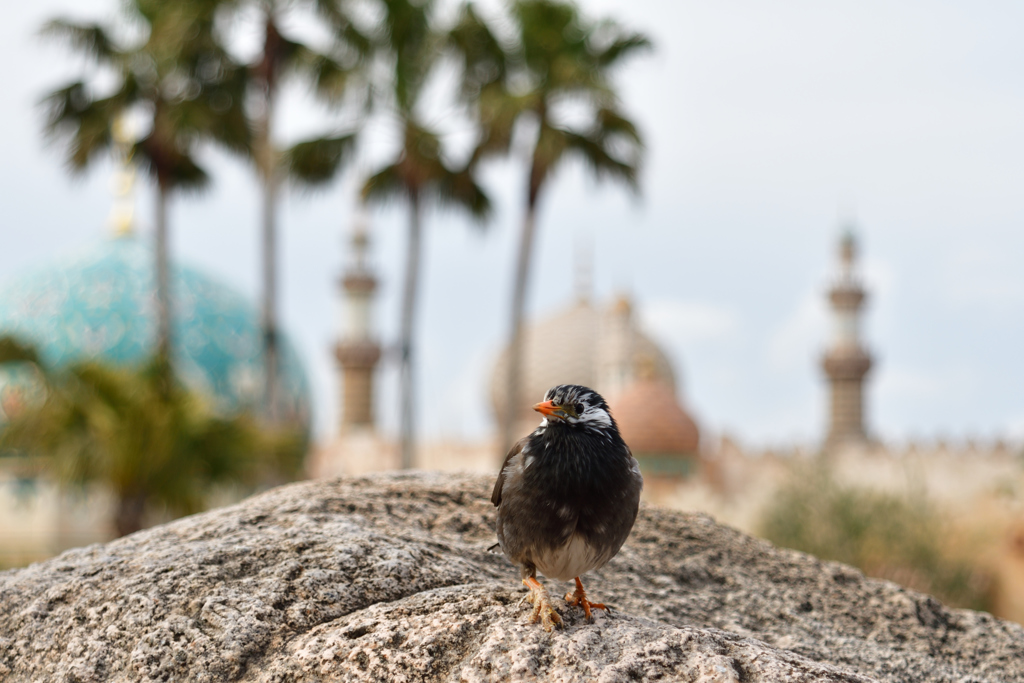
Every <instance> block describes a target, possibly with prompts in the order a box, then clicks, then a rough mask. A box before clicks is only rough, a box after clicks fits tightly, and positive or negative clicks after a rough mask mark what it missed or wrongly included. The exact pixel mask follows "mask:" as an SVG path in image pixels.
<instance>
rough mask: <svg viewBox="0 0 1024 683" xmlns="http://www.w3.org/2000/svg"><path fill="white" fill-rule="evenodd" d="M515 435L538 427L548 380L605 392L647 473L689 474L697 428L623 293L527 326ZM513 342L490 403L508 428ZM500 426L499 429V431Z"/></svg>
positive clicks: (501, 360) (580, 302)
mask: <svg viewBox="0 0 1024 683" xmlns="http://www.w3.org/2000/svg"><path fill="white" fill-rule="evenodd" d="M524 343H525V347H524V356H523V382H522V389H521V390H522V397H523V400H522V406H521V408H520V409H518V410H517V414H516V422H517V424H516V427H515V429H514V433H515V434H516V436H517V438H518V437H519V436H522V435H525V434H528V433H530V432H531V431H533V430H534V429H535V428H536V427H537V424H538V422H539V417H538V415H537V413H536V412H534V411H533V409H532V406H533V404H534V403H536V402H537V401H540V400H541V397H542V396H544V392H546V391H547V390H548V389H550V388H551V387H553V386H555V385H558V384H582V385H584V386H588V387H591V388H592V389H595V390H596V391H597V392H598V393H600V394H601V395H602V396H604V397H605V399H606V400H607V401H608V404H609V406H610V407H611V409H612V415H613V416H614V417H615V419H616V422H618V424H619V428H620V431H621V432H622V435H623V437H624V438H625V440H626V443H627V444H628V445H629V446H630V448H631V449H632V450H633V454H634V455H635V456H636V457H637V459H638V460H639V461H640V463H641V468H642V469H643V470H644V474H645V475H655V476H658V475H672V476H685V475H688V474H690V473H692V472H693V471H694V469H695V465H696V458H697V451H698V445H699V432H698V430H697V425H696V423H695V422H694V420H693V419H692V418H691V417H690V416H689V414H687V412H686V411H685V410H684V409H683V408H682V407H681V406H680V405H679V402H678V400H677V399H676V373H675V371H674V370H673V368H672V363H671V362H670V361H669V359H668V357H667V356H666V355H665V353H664V351H662V349H661V348H660V347H659V346H658V345H657V344H656V343H655V342H654V341H653V340H652V339H651V338H650V337H648V336H647V335H646V334H645V333H644V332H643V331H642V330H641V329H640V328H639V326H638V325H637V324H636V321H635V319H634V316H633V306H632V303H631V302H630V300H629V299H628V298H627V297H625V296H620V297H618V298H616V299H615V300H614V301H613V302H612V303H611V304H610V305H608V306H607V307H605V308H597V307H595V306H594V305H593V304H591V302H590V300H589V298H587V297H579V298H578V299H577V301H576V303H575V304H574V305H572V306H570V307H569V308H566V309H563V310H561V311H559V312H557V313H555V314H554V315H551V316H549V317H547V318H543V319H541V320H539V321H537V322H536V323H533V324H529V325H527V327H526V329H525V331H524ZM507 376H508V349H505V350H504V351H502V353H501V355H500V356H499V357H498V360H497V362H496V363H495V365H494V369H493V372H492V374H491V404H492V407H493V409H494V415H495V417H496V418H497V420H498V422H499V425H500V426H501V427H502V429H503V425H501V424H500V423H502V421H503V420H504V419H505V415H506V414H507V413H506V410H505V405H506V400H507V396H506V393H505V387H506V386H507V383H508V380H507ZM499 433H500V432H499Z"/></svg>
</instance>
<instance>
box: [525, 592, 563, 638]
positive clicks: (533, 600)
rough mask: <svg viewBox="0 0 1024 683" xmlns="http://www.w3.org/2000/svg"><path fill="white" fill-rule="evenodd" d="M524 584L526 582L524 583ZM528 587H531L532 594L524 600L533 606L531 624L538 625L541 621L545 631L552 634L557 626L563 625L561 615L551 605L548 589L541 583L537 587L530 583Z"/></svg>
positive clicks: (527, 595)
mask: <svg viewBox="0 0 1024 683" xmlns="http://www.w3.org/2000/svg"><path fill="white" fill-rule="evenodd" d="M523 583H526V582H525V581H524V582H523ZM526 585H527V586H529V587H530V592H529V593H527V594H526V597H525V598H524V599H525V600H527V601H528V602H529V603H530V604H532V605H533V611H532V612H531V613H530V619H529V623H531V624H536V623H537V622H538V621H539V622H540V623H541V626H543V627H544V630H545V631H547V632H548V633H551V631H552V630H553V629H554V628H555V627H556V626H561V625H562V617H561V615H559V614H558V612H556V611H555V608H554V607H553V606H552V605H551V598H550V597H549V596H548V592H547V589H545V588H544V587H543V586H541V585H540V584H539V583H538V584H537V586H532V585H530V584H528V583H527V584H526Z"/></svg>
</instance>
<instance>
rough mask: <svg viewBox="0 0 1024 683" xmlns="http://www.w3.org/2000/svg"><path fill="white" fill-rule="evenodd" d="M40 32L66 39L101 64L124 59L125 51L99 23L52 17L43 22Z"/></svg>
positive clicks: (76, 48) (43, 34) (78, 50)
mask: <svg viewBox="0 0 1024 683" xmlns="http://www.w3.org/2000/svg"><path fill="white" fill-rule="evenodd" d="M39 34H40V35H41V36H43V37H45V38H53V39H57V40H61V41H64V42H66V43H68V45H70V46H71V48H72V49H73V50H76V51H77V52H80V53H82V54H83V55H85V56H87V57H89V58H91V59H92V60H94V61H95V62H97V63H99V64H111V63H115V62H119V61H120V60H122V59H123V57H124V53H123V52H122V51H121V49H120V48H119V47H118V46H117V44H116V43H115V42H114V41H113V40H112V39H111V38H110V36H109V35H108V34H107V29H105V28H104V27H103V26H101V25H99V24H78V23H75V22H74V21H71V20H69V19H51V20H50V21H48V22H46V23H45V24H43V27H42V28H41V29H40V31H39Z"/></svg>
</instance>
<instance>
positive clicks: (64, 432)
mask: <svg viewBox="0 0 1024 683" xmlns="http://www.w3.org/2000/svg"><path fill="white" fill-rule="evenodd" d="M5 351H6V353H5ZM4 360H7V361H12V360H14V361H20V362H23V363H34V364H35V366H36V367H37V368H38V370H39V371H38V372H37V373H36V376H37V377H39V378H40V379H41V381H42V382H43V384H44V391H43V392H41V393H42V398H41V399H40V400H34V401H33V400H27V401H23V402H21V406H20V409H19V410H17V411H15V414H14V415H13V416H12V417H11V419H10V421H9V422H7V423H6V424H5V425H4V428H3V430H0V452H4V451H6V452H7V453H11V452H15V453H23V454H25V455H26V457H28V458H29V459H30V460H31V461H33V462H35V463H36V469H38V470H41V471H45V472H49V473H51V474H52V475H53V476H54V478H55V479H57V480H58V481H60V482H61V483H63V484H67V485H84V484H88V483H92V482H97V483H101V484H103V485H105V486H106V487H107V488H109V490H111V491H112V492H113V493H114V495H115V497H116V498H117V508H116V512H115V518H114V527H115V529H116V531H117V534H118V535H119V536H123V535H125V534H129V533H132V532H133V531H138V530H139V529H141V528H142V524H143V515H144V513H145V512H146V510H147V509H148V508H152V507H153V506H157V507H164V508H166V509H168V510H169V511H171V512H174V513H177V514H190V513H192V512H196V511H198V510H200V509H201V508H202V507H203V505H204V502H205V498H206V495H207V494H208V493H209V491H210V489H211V487H213V486H214V485H217V484H236V485H242V486H246V487H252V486H256V485H259V484H261V483H266V482H267V481H273V480H279V479H281V478H285V479H291V478H294V477H295V476H296V474H297V473H298V471H299V468H300V467H301V463H302V457H303V454H304V453H305V443H304V438H303V437H302V436H300V435H298V434H294V433H290V432H271V431H267V430H263V429H260V428H258V427H257V426H256V424H255V422H253V420H252V419H250V418H249V417H248V416H245V415H239V416H223V415H219V414H216V413H214V412H213V411H212V410H211V409H210V407H209V405H208V404H206V403H205V402H204V401H202V400H201V399H200V398H199V396H198V395H196V394H194V393H192V392H189V391H187V390H186V389H184V388H183V387H182V386H181V385H180V384H178V383H176V382H174V381H173V380H172V382H171V385H170V390H169V391H168V390H167V387H166V386H165V381H164V378H163V377H162V373H163V370H162V368H160V367H159V364H158V363H157V362H155V361H154V362H152V363H150V364H148V365H147V366H144V367H142V368H138V369H132V368H117V367H113V366H109V365H105V364H102V363H99V362H96V361H89V362H84V363H79V364H76V365H73V366H70V367H68V368H66V369H63V370H50V369H47V368H44V367H43V366H41V365H39V364H38V362H37V360H36V355H35V353H34V352H33V351H32V350H31V349H30V348H27V347H20V348H19V347H18V345H17V344H16V343H14V342H12V341H8V342H7V343H5V340H4V339H2V338H0V361H4Z"/></svg>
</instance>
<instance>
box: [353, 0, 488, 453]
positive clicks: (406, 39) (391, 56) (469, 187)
mask: <svg viewBox="0 0 1024 683" xmlns="http://www.w3.org/2000/svg"><path fill="white" fill-rule="evenodd" d="M381 4H382V5H383V8H384V19H383V22H382V25H383V30H382V34H381V35H380V36H378V40H379V50H380V55H381V57H382V58H383V59H384V60H385V61H386V62H387V64H388V66H389V70H390V76H391V77H390V88H389V89H388V91H387V93H386V94H385V95H384V98H385V100H384V101H385V105H386V106H387V108H388V110H389V111H390V113H391V114H392V116H393V117H394V118H395V119H396V120H397V127H398V129H399V130H400V131H401V140H402V142H401V145H400V147H399V149H398V154H397V157H396V158H395V159H394V160H393V161H392V162H391V163H389V164H387V165H386V166H385V167H384V168H382V169H380V170H379V171H377V173H375V174H374V175H372V176H371V177H370V178H369V179H368V180H367V181H366V183H365V185H364V186H363V197H364V199H367V200H369V201H373V202H386V201H391V200H394V199H396V198H398V199H402V200H404V201H405V202H407V203H408V206H409V224H408V226H409V227H408V238H407V239H408V241H407V243H406V257H405V276H404V282H403V286H402V303H401V321H400V326H399V362H400V369H399V395H400V396H399V413H400V432H401V435H400V440H401V453H402V467H404V468H410V467H412V464H413V455H414V453H413V449H414V435H415V419H414V398H415V392H414V382H413V380H414V363H413V361H414V357H415V356H414V328H415V314H416V295H417V290H418V286H419V271H420V261H421V258H422V253H421V252H422V246H421V245H422V236H423V214H424V209H425V208H426V207H427V206H428V205H429V204H431V203H437V204H439V205H442V206H458V207H461V208H464V209H466V210H467V211H469V213H470V214H471V215H472V216H474V217H475V218H478V219H483V218H485V217H486V216H487V215H488V214H489V212H490V200H489V199H488V198H487V195H486V194H485V193H484V191H483V190H482V189H481V188H480V186H479V185H478V184H477V183H476V180H475V179H474V177H473V173H474V170H473V167H472V166H471V165H467V166H464V167H461V168H452V167H451V166H450V165H449V164H448V163H447V162H446V161H445V160H444V158H443V148H442V144H441V139H440V136H439V135H438V133H437V132H436V131H434V130H433V129H432V128H431V127H430V126H429V125H427V124H426V123H424V122H423V121H422V118H421V113H420V111H419V110H420V108H421V106H422V102H421V96H422V94H423V88H424V85H425V83H426V80H427V77H428V75H429V74H430V73H431V71H432V69H433V68H434V66H435V65H436V64H437V63H438V61H439V58H440V56H441V49H440V48H441V47H442V45H443V37H442V36H441V35H440V34H439V33H437V32H436V31H435V30H434V29H433V27H432V26H431V20H430V19H431V17H430V12H431V10H432V8H433V3H432V2H431V1H430V0H427V1H426V2H416V1H415V0H382V3H381Z"/></svg>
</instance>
